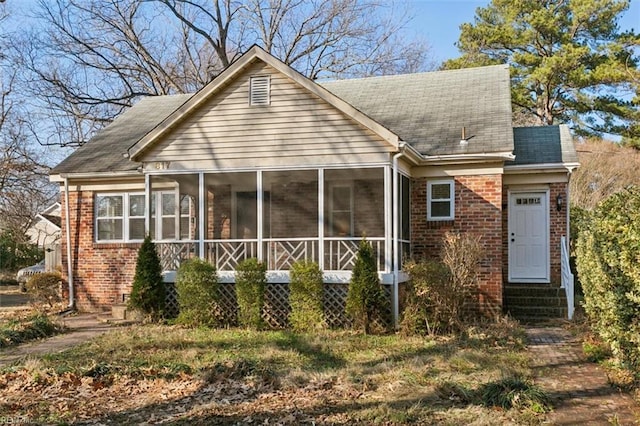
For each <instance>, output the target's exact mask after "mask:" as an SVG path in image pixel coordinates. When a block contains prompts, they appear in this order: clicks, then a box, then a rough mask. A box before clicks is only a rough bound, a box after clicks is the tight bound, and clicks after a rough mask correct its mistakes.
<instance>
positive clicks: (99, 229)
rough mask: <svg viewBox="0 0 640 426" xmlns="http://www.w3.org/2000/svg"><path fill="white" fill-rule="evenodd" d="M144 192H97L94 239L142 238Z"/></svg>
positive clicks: (100, 240) (124, 239) (107, 240)
mask: <svg viewBox="0 0 640 426" xmlns="http://www.w3.org/2000/svg"><path fill="white" fill-rule="evenodd" d="M144 211H145V205H144V194H139V193H132V194H97V195H96V210H95V217H96V223H95V229H96V236H95V238H96V241H98V242H109V241H141V240H143V239H144Z"/></svg>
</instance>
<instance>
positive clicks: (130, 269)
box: [61, 191, 140, 311]
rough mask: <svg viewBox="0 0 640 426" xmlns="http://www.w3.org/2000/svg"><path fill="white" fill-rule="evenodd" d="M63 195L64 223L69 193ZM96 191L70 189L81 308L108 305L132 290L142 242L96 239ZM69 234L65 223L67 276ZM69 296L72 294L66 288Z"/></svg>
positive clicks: (75, 272) (76, 285) (75, 273)
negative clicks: (102, 241) (114, 241)
mask: <svg viewBox="0 0 640 426" xmlns="http://www.w3.org/2000/svg"><path fill="white" fill-rule="evenodd" d="M61 198H62V215H63V218H62V219H63V223H64V220H65V218H64V214H65V211H66V210H65V209H66V208H65V205H64V203H65V197H64V196H63V197H61ZM93 206H94V193H93V192H91V191H80V192H70V193H69V207H70V214H69V219H70V225H71V247H72V252H71V253H72V254H71V256H72V259H73V263H72V266H73V282H74V290H75V299H76V306H77V307H78V308H79V309H81V310H87V311H95V310H101V309H107V308H108V307H110V306H111V305H112V304H113V303H115V302H119V301H121V300H122V295H123V294H128V293H131V283H132V281H133V275H134V273H135V267H136V259H137V257H138V249H139V248H140V244H139V243H116V244H112V243H109V244H98V243H95V242H94V207H93ZM66 242H67V236H66V227H65V226H63V227H62V253H63V261H62V262H63V265H62V272H63V275H64V278H65V280H67V279H68V277H67V264H68V263H67V256H66V254H67V251H66V250H67V248H66ZM65 297H68V293H67V289H66V288H65Z"/></svg>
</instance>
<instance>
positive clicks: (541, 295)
mask: <svg viewBox="0 0 640 426" xmlns="http://www.w3.org/2000/svg"><path fill="white" fill-rule="evenodd" d="M504 310H505V312H506V313H508V314H509V315H511V316H512V317H514V318H516V319H518V320H520V321H524V322H539V321H547V320H550V319H564V318H567V313H568V310H567V297H566V294H565V291H564V289H563V288H559V287H555V286H551V285H549V284H547V285H540V284H535V285H531V284H510V285H507V286H505V287H504Z"/></svg>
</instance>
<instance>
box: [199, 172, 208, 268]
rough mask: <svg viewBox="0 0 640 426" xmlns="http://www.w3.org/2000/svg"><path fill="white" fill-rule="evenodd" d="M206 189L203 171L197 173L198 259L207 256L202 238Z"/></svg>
mask: <svg viewBox="0 0 640 426" xmlns="http://www.w3.org/2000/svg"><path fill="white" fill-rule="evenodd" d="M206 196H207V194H206V191H205V186H204V172H200V173H198V240H199V241H198V254H199V255H200V259H203V260H204V259H206V258H207V256H206V255H205V252H204V238H205V229H204V228H205V220H206V214H207V212H206V208H207V200H206Z"/></svg>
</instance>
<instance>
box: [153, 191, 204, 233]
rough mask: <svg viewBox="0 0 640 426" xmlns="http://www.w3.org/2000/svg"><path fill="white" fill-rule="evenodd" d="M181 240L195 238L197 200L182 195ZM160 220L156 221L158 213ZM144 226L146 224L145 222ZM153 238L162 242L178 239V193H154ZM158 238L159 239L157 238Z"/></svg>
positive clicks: (180, 211)
mask: <svg viewBox="0 0 640 426" xmlns="http://www.w3.org/2000/svg"><path fill="white" fill-rule="evenodd" d="M179 200H180V210H179V213H180V239H193V238H195V219H196V213H195V199H194V197H192V196H190V195H186V194H181V195H180V199H179ZM157 211H159V212H160V220H156V212H157ZM143 226H144V222H143ZM151 236H152V237H153V238H154V239H155V238H158V237H159V238H158V239H160V240H173V239H176V238H177V236H176V192H175V191H159V192H154V193H153V194H152V198H151ZM156 236H158V237H156Z"/></svg>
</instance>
